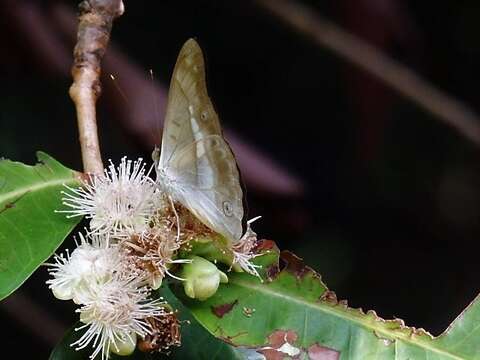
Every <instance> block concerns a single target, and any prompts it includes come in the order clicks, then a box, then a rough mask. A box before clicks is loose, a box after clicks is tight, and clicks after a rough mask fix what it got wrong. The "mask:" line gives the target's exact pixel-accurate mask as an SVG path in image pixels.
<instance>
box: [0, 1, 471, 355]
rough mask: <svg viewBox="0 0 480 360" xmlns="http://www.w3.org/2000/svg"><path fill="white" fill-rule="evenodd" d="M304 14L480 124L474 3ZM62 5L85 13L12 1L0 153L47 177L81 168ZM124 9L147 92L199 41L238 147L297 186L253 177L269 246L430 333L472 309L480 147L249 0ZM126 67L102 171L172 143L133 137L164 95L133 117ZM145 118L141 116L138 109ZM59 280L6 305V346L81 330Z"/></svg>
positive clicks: (327, 6) (124, 40)
mask: <svg viewBox="0 0 480 360" xmlns="http://www.w3.org/2000/svg"><path fill="white" fill-rule="evenodd" d="M303 3H305V4H308V5H309V7H310V9H312V11H315V12H318V13H319V14H321V15H323V16H324V17H326V18H328V19H329V20H331V21H333V22H334V23H336V24H337V25H339V26H341V27H342V28H344V29H345V30H347V31H349V32H352V33H353V34H356V35H358V37H360V38H361V39H363V40H366V41H368V42H369V43H371V44H373V45H376V46H377V47H378V49H379V50H380V51H382V52H383V53H384V54H385V55H387V56H389V57H391V58H393V59H395V60H398V61H399V62H401V63H403V64H405V65H406V66H407V67H409V68H410V69H411V70H413V71H414V72H416V73H417V74H418V75H419V76H421V77H423V78H424V79H426V80H427V81H429V82H430V83H431V84H432V85H433V86H435V87H437V88H439V89H441V90H442V91H445V92H447V93H448V94H449V95H451V96H452V97H455V98H458V99H460V100H461V101H463V102H464V103H465V104H467V105H468V106H470V107H471V108H472V109H473V110H474V111H475V110H476V111H479V110H480V109H479V105H478V104H479V99H478V94H479V92H478V89H477V87H478V70H477V66H478V63H479V62H480V47H479V41H478V39H479V36H480V31H479V26H478V24H479V23H478V18H479V17H480V3H479V2H478V1H477V0H465V1H457V0H448V1H435V2H434V1H413V0H412V1H401V0H359V1H347V0H336V1H321V2H320V1H303ZM60 5H66V6H67V9H68V8H70V9H72V10H73V9H74V5H75V2H72V1H70V2H59V1H20V0H19V1H7V0H0V39H1V44H2V45H0V46H1V47H0V50H1V55H2V56H1V57H0V79H1V87H0V93H1V96H0V156H3V157H6V158H10V159H12V160H18V161H23V162H27V163H34V161H35V155H34V154H35V151H36V150H40V149H41V150H43V151H46V152H47V153H49V154H51V155H52V156H54V157H56V158H57V159H58V160H60V161H61V162H63V163H64V164H65V165H67V166H69V167H72V168H75V169H81V158H80V151H79V145H78V142H77V130H76V124H75V112H74V108H73V105H72V103H71V101H70V99H69V98H68V87H69V85H70V82H71V80H70V78H69V76H68V68H69V66H70V62H71V59H70V53H71V49H72V46H73V45H72V42H71V40H70V35H71V34H70V33H69V31H67V30H66V29H65V27H62V26H60V25H59V24H60V21H59V20H58V17H57V15H58V13H57V10H58V8H59V6H60ZM125 6H126V12H125V14H124V15H123V16H122V17H121V18H120V19H118V21H117V22H115V24H114V29H113V33H112V40H113V43H114V44H115V49H116V50H115V51H117V53H120V54H121V56H123V58H124V59H125V60H126V61H127V62H128V63H129V64H130V65H131V66H132V68H134V69H136V71H137V74H140V77H141V78H142V81H143V83H145V84H147V85H146V86H147V87H148V84H150V85H151V80H150V75H149V69H153V72H154V77H155V81H156V82H158V83H159V84H160V85H161V86H163V87H157V88H156V89H157V90H158V91H159V92H162V91H163V92H164V91H165V90H164V89H165V87H166V86H167V84H168V81H169V77H170V75H171V72H172V69H173V65H174V63H175V59H176V55H177V53H178V51H179V49H180V47H181V45H182V44H183V42H184V41H185V40H187V39H188V38H189V37H195V38H196V39H197V40H198V41H199V43H200V44H201V46H202V48H203V50H204V52H205V54H206V57H207V68H208V70H209V71H208V83H209V88H210V95H211V97H212V99H213V101H214V103H215V105H216V108H217V109H218V112H219V114H220V117H221V119H222V124H223V125H224V126H225V127H228V128H229V129H230V131H231V132H229V133H228V134H231V133H234V134H235V135H234V136H238V137H241V138H242V139H243V140H244V141H245V142H247V143H248V144H249V145H250V146H251V147H252V148H253V149H256V151H257V153H259V154H262V156H267V157H269V159H271V160H272V161H274V162H275V163H276V165H277V166H278V167H279V168H281V169H282V172H283V173H284V174H285V176H287V177H289V179H290V180H291V184H295V186H294V185H291V186H285V187H284V188H282V189H279V190H271V191H267V190H266V187H267V188H268V184H269V182H271V183H272V184H273V183H275V181H276V180H278V179H276V178H274V177H273V178H269V177H268V176H267V175H265V174H264V173H263V170H264V169H263V168H255V166H251V165H249V166H244V163H241V164H240V167H241V168H242V170H243V173H244V176H245V177H246V178H247V184H246V185H247V189H248V190H249V193H248V200H249V207H250V214H251V215H250V216H251V217H253V216H256V215H262V216H263V218H262V220H260V221H258V222H257V223H255V229H256V230H257V232H258V234H259V235H260V237H264V238H270V239H273V240H275V241H276V242H277V243H278V245H279V246H280V247H281V248H282V249H290V250H292V251H294V252H295V253H296V254H298V255H299V256H301V257H303V258H304V259H305V261H306V262H307V263H308V264H309V265H311V266H312V267H314V268H315V269H316V270H318V271H319V272H320V273H321V274H322V277H323V280H324V281H325V282H326V283H327V285H328V286H329V287H330V288H331V289H332V290H334V291H336V293H337V295H338V297H339V298H341V299H348V300H349V303H350V305H351V306H353V307H362V308H363V309H375V310H376V311H377V312H378V313H379V314H380V315H381V316H382V317H385V318H392V317H400V318H402V319H404V320H405V321H406V323H407V324H408V325H412V326H416V327H424V328H426V329H427V330H429V331H431V332H432V333H433V334H435V335H438V334H440V333H441V332H442V331H443V330H444V329H445V328H446V326H447V325H448V324H449V323H450V322H451V321H452V320H453V319H454V318H455V317H456V315H458V314H459V313H460V311H461V310H462V309H463V308H464V307H465V306H466V305H467V304H468V303H469V302H470V301H472V300H473V299H474V297H475V296H476V294H477V293H478V291H479V287H480V286H479V285H478V284H479V281H478V279H479V271H478V261H477V259H478V252H479V250H480V247H479V235H480V227H479V221H478V219H479V214H480V207H479V205H480V191H479V188H480V187H479V185H480V173H479V164H478V156H479V153H478V146H477V145H475V144H473V143H472V142H471V141H469V140H468V139H466V138H465V137H464V136H463V135H460V134H459V133H458V132H457V131H456V130H455V129H453V128H452V127H449V126H447V125H445V124H444V123H443V122H441V121H440V120H439V119H438V117H436V116H434V115H432V114H430V113H428V112H426V111H425V110H423V109H421V108H419V107H417V106H416V105H414V104H413V103H412V102H411V101H410V100H408V99H406V98H404V97H402V96H400V95H398V94H397V93H395V92H394V91H392V90H391V89H390V88H388V87H385V86H384V85H383V84H382V83H381V82H379V81H377V80H376V79H374V78H373V77H371V76H369V75H368V74H366V73H365V72H363V71H361V70H358V69H357V68H356V67H354V66H352V65H351V64H349V63H348V62H345V61H344V60H342V59H340V58H338V57H337V55H336V54H335V53H332V52H331V51H329V50H327V49H325V48H323V47H321V46H319V45H317V44H315V43H314V42H313V41H312V40H311V39H310V38H308V37H305V36H303V35H301V34H299V33H297V32H295V31H293V30H292V29H291V28H289V27H287V26H286V25H284V24H282V21H281V20H279V19H277V18H275V17H274V16H272V14H271V13H269V12H267V11H264V10H262V9H261V8H260V7H259V6H258V5H257V4H256V3H255V2H254V1H239V0H238V1H213V0H210V1H207V0H201V1H180V0H175V1H174V0H171V1H125ZM62 9H64V8H62ZM55 14H57V15H55ZM70 20H71V19H70ZM72 24H73V23H72ZM58 44H61V45H62V46H63V48H62V47H61V46H60V47H59V46H57V45H58ZM112 62H113V60H112ZM113 68H114V71H112V73H114V74H115V76H116V77H117V79H118V84H119V86H120V87H121V88H122V91H123V92H124V93H125V94H126V97H127V101H125V100H123V98H122V95H121V93H120V92H119V91H117V90H115V88H114V86H112V83H111V82H110V83H108V84H106V90H105V94H104V96H102V98H101V99H100V101H99V116H98V121H99V127H100V138H101V145H102V152H103V155H104V159H109V158H111V159H112V160H113V161H114V162H118V161H119V159H120V157H121V156H123V155H128V156H130V157H138V156H142V157H144V158H147V159H148V158H149V156H150V155H149V154H150V153H151V150H152V147H153V146H152V144H153V142H154V141H157V142H158V141H159V132H158V131H156V132H155V131H153V130H151V129H150V130H149V133H150V136H151V137H152V138H150V139H147V138H146V135H145V134H146V133H147V132H143V133H141V132H139V131H137V132H135V127H136V126H137V127H141V126H142V125H141V124H143V123H144V122H148V121H150V122H152V121H153V122H154V123H156V128H160V124H161V119H162V118H163V106H162V104H163V100H164V99H163V100H162V99H157V100H154V98H155V97H156V96H157V95H158V93H156V92H155V90H152V89H151V88H150V90H148V89H147V90H146V91H145V96H143V95H142V96H140V97H141V99H140V100H142V101H143V102H144V103H141V102H140V104H141V105H138V104H139V103H138V101H139V99H133V98H134V97H135V96H136V95H135V94H130V95H129V94H128V93H129V89H128V87H129V85H128V84H129V78H130V76H129V74H128V71H127V70H125V72H123V71H122V67H113ZM108 71H109V70H108V69H106V70H105V72H108ZM105 82H107V81H105ZM143 83H142V82H140V84H143ZM137 85H138V84H137ZM130 92H131V91H130ZM137 95H138V93H137ZM137 97H138V96H137ZM157 101H158V102H157ZM119 104H120V105H119ZM133 104H137V105H136V106H139V108H140V109H141V110H142V109H144V110H145V111H143V112H142V111H140V110H139V111H137V112H135V111H131V112H130V113H128V109H129V106H130V105H131V106H132V107H133V106H134V105H133ZM152 107H153V108H155V107H157V108H158V111H155V112H152V111H149V110H148V109H152ZM125 109H126V110H125ZM126 113H128V116H127V115H125V114H126ZM128 117H129V119H130V123H128V120H125V118H128ZM147 117H150V119H147ZM122 119H123V120H122ZM132 119H133V121H132ZM152 119H153V120H152ZM137 130H138V129H137ZM228 134H227V135H228ZM259 156H260V155H259ZM246 172H249V173H250V176H257V178H258V179H257V181H260V183H261V182H262V181H263V183H264V184H263V186H262V185H261V184H260V185H259V184H258V183H257V184H256V183H254V181H250V180H248V176H247V175H246ZM265 184H266V185H265ZM0 251H1V250H0ZM46 278H47V276H46V270H45V268H40V269H39V270H38V271H37V272H36V273H35V274H34V276H32V278H31V279H29V280H28V281H27V282H26V284H25V285H24V286H22V287H21V290H20V292H19V295H14V297H12V298H11V299H10V300H7V302H6V303H3V305H2V304H0V321H1V322H2V324H8V326H5V325H4V326H3V327H2V328H3V330H4V331H5V330H6V331H7V333H6V334H5V335H3V341H4V344H5V341H6V342H7V344H11V346H14V347H16V348H19V347H20V348H22V349H25V344H28V348H29V349H32V351H33V353H34V354H35V358H39V359H40V358H41V359H43V358H47V356H48V353H49V350H50V349H51V347H52V345H53V344H54V343H55V341H56V339H58V337H59V336H61V332H62V331H63V329H64V328H66V327H67V326H69V325H70V324H72V323H73V322H74V321H75V316H76V315H75V314H74V313H73V309H74V305H73V303H69V302H68V303H67V302H61V301H59V300H56V299H55V298H54V297H53V296H52V294H51V293H50V291H49V290H48V289H47V287H46V286H45V285H44V281H45V279H46ZM15 296H17V297H18V298H15ZM15 299H20V300H18V301H16V300H15ZM22 301H23V302H22ZM15 304H16V305H15ZM19 304H22V305H19ZM30 311H33V313H35V314H37V315H38V314H41V316H42V317H40V318H36V317H34V315H30ZM38 316H40V315H38ZM42 333H43V335H44V336H42ZM45 333H46V334H47V335H45ZM4 349H5V347H4ZM25 351H27V350H25ZM26 355H27V353H26Z"/></svg>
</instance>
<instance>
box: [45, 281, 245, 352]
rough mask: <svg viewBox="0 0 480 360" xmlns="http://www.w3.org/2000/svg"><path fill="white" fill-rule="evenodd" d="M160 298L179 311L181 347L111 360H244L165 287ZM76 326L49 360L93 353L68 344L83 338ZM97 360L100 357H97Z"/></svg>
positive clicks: (90, 349)
mask: <svg viewBox="0 0 480 360" xmlns="http://www.w3.org/2000/svg"><path fill="white" fill-rule="evenodd" d="M161 291H162V296H163V297H164V298H165V300H167V301H168V303H169V304H170V305H171V306H172V307H173V308H174V309H177V310H178V311H179V315H180V320H181V322H182V326H181V333H182V346H181V347H179V348H174V349H172V352H171V353H170V354H169V355H168V356H167V355H165V354H159V353H156V354H146V353H142V352H141V351H139V350H136V351H135V352H134V353H133V354H132V355H131V356H115V355H112V356H111V357H110V358H111V359H117V360H121V359H125V360H149V359H151V360H161V359H162V360H202V359H204V360H210V359H222V360H237V359H238V360H240V359H244V357H243V356H242V355H241V352H240V351H239V350H237V349H235V348H234V347H232V346H230V345H228V344H226V343H224V342H223V341H220V340H218V339H216V338H215V337H213V336H212V335H211V334H210V333H209V332H208V331H207V330H205V329H204V328H203V327H202V326H200V325H199V324H198V323H197V321H196V320H195V319H194V318H193V316H192V315H191V314H190V311H189V310H188V309H187V308H185V307H184V306H183V305H182V303H181V302H179V301H178V300H177V299H176V298H175V296H174V295H173V294H172V293H171V292H170V290H169V289H168V287H162V290H161ZM80 325H81V323H78V324H77V325H76V326H74V327H72V328H71V329H70V330H69V331H68V332H67V334H66V335H65V337H64V338H63V339H62V341H61V342H60V343H59V344H58V345H57V346H56V347H55V348H54V349H53V351H52V354H51V355H50V360H77V359H78V360H84V359H88V356H89V355H90V354H91V353H92V352H93V349H92V348H91V347H90V346H88V347H87V348H85V349H83V350H81V351H75V349H73V348H72V347H71V346H70V344H71V343H73V342H75V341H76V340H77V339H79V338H80V336H81V335H82V331H79V332H75V331H74V328H75V327H78V326H80ZM97 358H98V359H100V356H97Z"/></svg>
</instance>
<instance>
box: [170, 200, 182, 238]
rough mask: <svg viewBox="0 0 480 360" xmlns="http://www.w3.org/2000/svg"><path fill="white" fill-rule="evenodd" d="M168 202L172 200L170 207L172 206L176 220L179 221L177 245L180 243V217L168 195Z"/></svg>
mask: <svg viewBox="0 0 480 360" xmlns="http://www.w3.org/2000/svg"><path fill="white" fill-rule="evenodd" d="M168 200H170V205H171V206H172V210H173V213H174V214H175V219H176V220H177V244H179V243H180V217H179V216H178V212H177V209H175V203H174V202H173V199H172V197H171V196H170V195H168Z"/></svg>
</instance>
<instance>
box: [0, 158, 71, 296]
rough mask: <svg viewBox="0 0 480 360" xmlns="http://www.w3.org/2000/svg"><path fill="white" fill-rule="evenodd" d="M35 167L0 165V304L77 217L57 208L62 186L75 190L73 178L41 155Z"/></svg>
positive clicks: (51, 250) (5, 162)
mask: <svg viewBox="0 0 480 360" xmlns="http://www.w3.org/2000/svg"><path fill="white" fill-rule="evenodd" d="M37 158H38V160H39V163H38V164H37V165H35V166H29V165H25V164H22V163H19V162H14V161H10V160H0V299H3V298H5V297H6V296H8V295H9V294H11V293H12V292H13V291H14V290H15V289H16V288H18V287H19V286H20V285H21V284H22V283H23V282H24V281H25V280H26V279H27V278H28V277H29V276H30V275H31V274H32V273H33V272H34V271H35V269H37V268H38V266H40V264H42V263H43V262H44V261H45V260H46V259H48V257H50V256H51V255H52V253H53V252H54V251H55V250H56V249H57V247H58V246H59V245H60V244H61V243H62V241H63V240H64V239H65V237H66V236H67V235H68V234H69V233H70V231H71V230H72V229H73V227H74V226H75V225H76V224H77V223H78V222H79V221H80V218H79V217H77V218H74V219H67V218H66V217H65V215H61V214H57V213H55V210H56V209H60V208H61V206H62V203H61V194H60V191H61V189H62V188H63V184H68V185H70V186H78V185H79V181H78V173H76V172H75V171H73V170H70V169H68V168H66V167H64V166H63V165H62V164H60V163H59V162H57V161H56V160H54V159H53V158H51V157H50V156H48V155H47V154H45V153H42V152H38V153H37Z"/></svg>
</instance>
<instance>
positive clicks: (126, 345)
mask: <svg viewBox="0 0 480 360" xmlns="http://www.w3.org/2000/svg"><path fill="white" fill-rule="evenodd" d="M136 346H137V334H135V333H134V332H131V333H130V334H128V336H126V337H125V338H122V339H115V343H113V342H111V343H110V352H111V353H114V354H117V355H121V356H127V355H131V354H132V353H133V352H134V351H135V347H136Z"/></svg>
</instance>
